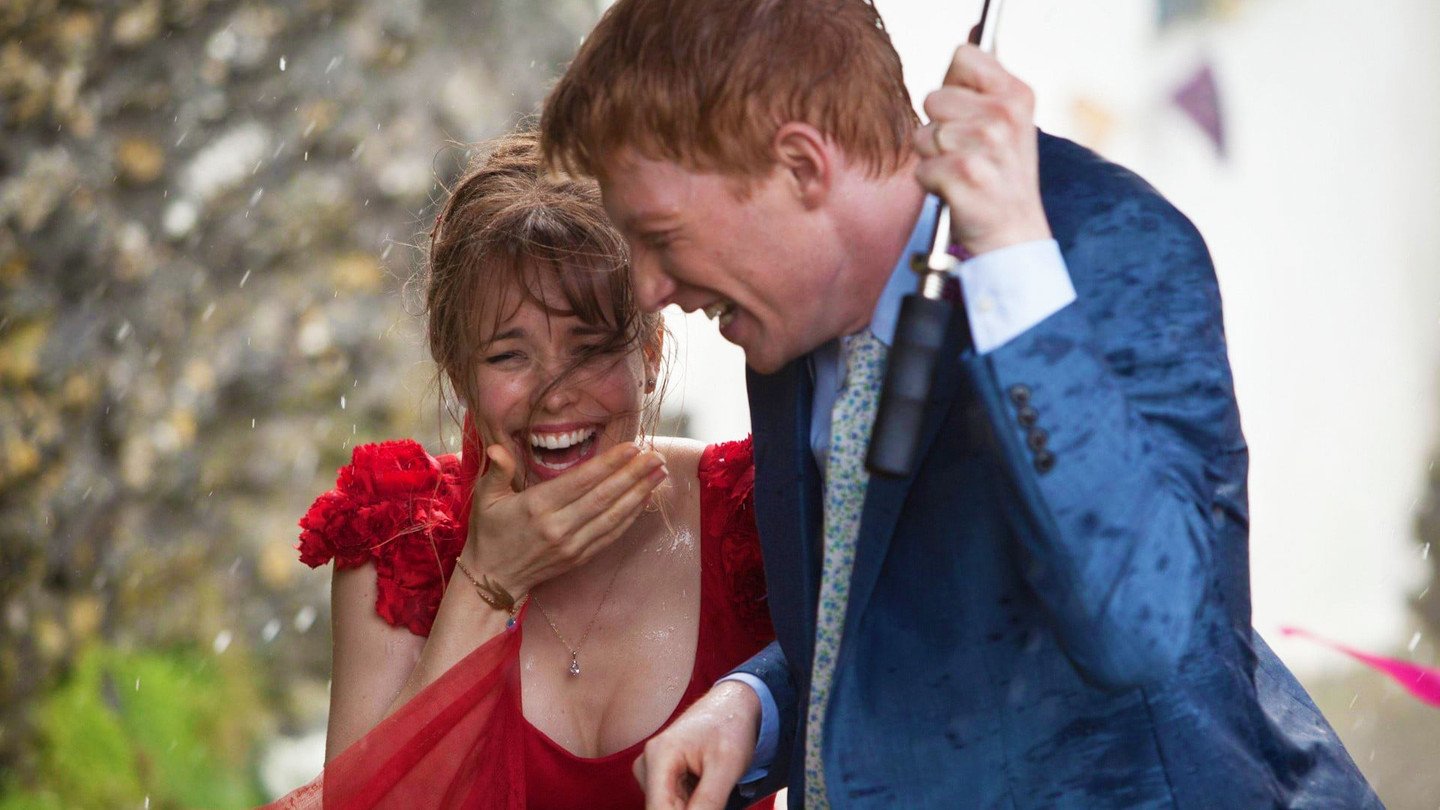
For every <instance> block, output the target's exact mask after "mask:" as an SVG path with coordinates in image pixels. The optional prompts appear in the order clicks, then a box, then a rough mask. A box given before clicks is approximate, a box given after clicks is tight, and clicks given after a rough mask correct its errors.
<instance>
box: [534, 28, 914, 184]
mask: <svg viewBox="0 0 1440 810" xmlns="http://www.w3.org/2000/svg"><path fill="white" fill-rule="evenodd" d="M791 121H798V122H802V123H806V124H810V125H811V126H813V127H815V128H816V129H818V130H819V131H820V132H821V133H823V134H824V135H825V137H826V138H828V139H829V140H830V141H831V142H832V143H834V144H835V145H836V146H838V147H839V148H840V149H841V150H842V151H843V152H844V153H845V154H846V155H847V156H848V157H849V158H850V159H852V160H855V161H856V162H858V163H859V164H861V165H863V166H864V167H865V168H866V169H867V171H869V172H871V173H873V174H877V175H879V174H887V173H889V172H891V171H894V170H895V169H896V168H897V167H898V166H899V165H900V164H901V163H902V162H903V161H904V160H905V158H907V157H908V156H909V154H910V142H911V136H912V133H913V132H914V129H915V125H916V124H917V123H918V120H917V118H916V116H915V111H914V109H913V107H912V106H911V104H910V95H909V93H908V92H906V90H905V83H904V80H903V76H902V73H901V68H900V57H899V55H898V54H896V53H895V49H894V47H893V46H892V45H891V44H890V37H889V35H888V34H887V33H886V31H885V24H884V22H883V21H881V19H880V14H879V13H878V12H877V11H876V10H875V7H874V6H873V5H871V4H870V3H869V2H867V0H619V2H617V3H615V5H614V6H612V7H611V8H610V10H609V11H608V12H606V14H605V16H604V17H602V18H601V20H600V23H599V24H598V25H596V26H595V30H594V31H592V32H591V33H590V35H589V36H588V37H586V39H585V41H584V43H583V44H582V45H581V46H580V51H579V53H578V54H576V56H575V61H574V62H572V63H571V64H570V68H569V69H568V70H566V71H565V75H564V76H563V77H561V79H560V82H559V83H558V84H557V85H556V86H555V88H554V89H553V90H552V91H551V92H550V96H549V98H547V99H546V101H545V109H544V112H543V114H542V117H541V122H540V137H541V149H542V150H543V153H544V159H545V161H546V162H547V163H548V164H549V165H550V166H551V167H552V168H555V169H560V170H563V171H568V172H571V173H576V174H589V175H595V176H603V174H604V162H605V160H606V158H607V156H609V155H612V154H614V152H615V151H616V150H618V149H622V148H626V147H629V148H633V149H634V150H636V151H637V152H638V153H640V154H641V155H643V156H645V157H648V158H651V159H655V160H671V161H675V162H677V163H680V164H681V165H684V166H686V167H687V168H690V169H693V170H701V171H718V172H721V173H724V174H732V175H738V176H755V175H758V174H763V173H765V172H766V171H768V170H769V168H770V167H771V166H772V165H773V164H774V160H775V158H774V155H773V152H772V142H773V140H774V136H775V132H776V130H777V129H779V127H780V125H782V124H784V123H787V122H791Z"/></svg>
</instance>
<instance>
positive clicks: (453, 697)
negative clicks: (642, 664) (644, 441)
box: [270, 439, 774, 810]
mask: <svg viewBox="0 0 1440 810" xmlns="http://www.w3.org/2000/svg"><path fill="white" fill-rule="evenodd" d="M467 451H468V448H467ZM465 457H468V458H476V457H479V452H478V447H477V448H475V450H474V452H473V454H472V453H471V452H466V453H465V454H464V456H462V458H465ZM477 472H478V471H477V470H476V469H475V468H474V466H473V465H466V464H464V463H463V462H461V461H459V460H456V459H455V458H454V457H450V456H446V457H441V458H439V459H432V458H430V457H429V456H428V455H426V454H425V453H424V450H423V449H421V448H420V447H419V445H417V444H415V443H413V442H386V443H384V444H382V445H370V446H366V447H364V448H356V451H355V455H354V459H353V460H352V463H351V465H350V466H349V467H347V468H344V469H342V470H341V471H340V478H339V483H338V484H337V487H336V489H335V490H333V491H332V492H329V493H326V494H325V495H322V496H321V497H320V499H318V500H317V501H316V504H315V506H314V507H312V508H311V511H310V513H308V514H307V515H306V516H305V518H303V519H302V520H301V528H302V529H303V532H302V534H301V540H300V544H299V546H298V548H299V550H300V553H301V559H302V561H304V562H305V563H306V564H309V565H312V566H315V565H321V564H324V563H325V562H328V561H330V560H332V559H333V560H335V562H336V564H337V566H342V567H350V566H357V565H361V564H363V563H364V562H365V561H366V560H374V561H375V563H376V569H377V575H378V576H379V577H380V580H381V583H380V589H379V591H380V593H379V596H377V603H376V612H377V613H379V615H380V616H382V617H383V618H385V620H386V621H388V622H390V623H391V624H393V625H395V626H399V627H406V628H409V629H410V630H411V632H414V633H417V634H419V635H426V634H428V633H429V630H430V626H431V623H432V622H433V621H434V617H435V612H436V610H438V608H439V603H440V597H441V596H442V595H443V593H444V587H445V583H446V582H447V581H448V579H449V576H450V574H451V572H452V570H453V568H454V564H455V558H456V557H457V556H458V555H459V551H460V546H462V545H463V542H464V540H463V539H464V537H465V529H464V527H465V521H466V519H467V518H468V494H469V491H470V484H471V482H473V481H474V478H475V475H476V474H477ZM699 478H700V497H701V501H700V503H701V509H700V517H701V526H700V534H701V537H700V543H701V546H700V551H701V553H700V560H701V561H700V565H701V577H700V581H701V589H700V622H699V631H698V632H699V638H698V639H697V645H696V655H695V662H694V665H693V668H692V671H691V676H690V681H689V683H688V684H687V686H686V689H685V691H684V693H683V695H682V697H681V699H680V700H679V702H678V703H677V705H676V706H675V709H674V711H673V712H672V714H671V716H670V718H669V719H668V720H667V721H666V722H665V724H664V725H669V723H670V722H671V721H673V720H674V718H675V717H676V716H678V715H679V714H680V713H681V712H682V711H684V710H685V709H686V708H688V707H689V705H690V704H691V703H693V702H694V701H695V700H696V699H698V698H699V697H700V696H701V695H703V694H704V693H705V691H706V690H707V689H708V688H709V687H710V686H711V685H712V684H713V683H714V682H715V681H716V680H718V679H719V678H720V677H721V676H723V675H724V674H725V673H726V672H728V671H729V670H730V669H732V668H734V667H735V666H736V665H737V664H739V663H741V662H742V661H744V660H745V659H746V658H748V657H749V656H751V655H753V654H754V653H755V652H757V651H758V650H759V649H760V648H761V647H762V646H764V645H765V644H766V643H768V642H769V641H770V639H772V638H773V637H774V630H773V629H772V628H771V625H770V619H769V614H768V611H767V606H766V602H765V583H764V576H763V572H762V570H761V564H760V549H759V539H758V536H757V534H756V530H755V521H754V512H753V498H752V494H753V492H752V491H753V488H754V470H753V460H752V456H751V445H750V441H749V440H748V439H747V440H745V441H742V442H729V443H726V444H719V445H711V446H709V447H707V448H706V449H705V451H704V453H703V454H702V456H701V460H700V466H699ZM344 509H349V510H361V511H363V510H367V509H368V510H370V512H368V513H366V515H367V516H366V517H363V518H362V517H358V516H352V515H346V514H345V513H344V511H343V510H344ZM375 515H382V516H384V517H374V516H375ZM393 515H408V516H409V517H408V520H407V519H405V518H403V517H402V518H394V517H392V516H393ZM456 536H458V537H459V538H460V540H459V544H458V545H457V544H456V542H455V540H454V537H456ZM382 560H383V561H385V564H384V565H383V566H382V564H381V563H382ZM387 578H389V579H393V580H394V581H393V582H390V583H388V584H387V582H386V579H387ZM520 626H521V625H520V623H517V624H516V626H515V629H514V630H511V631H507V632H505V633H503V634H501V635H500V636H499V637H497V638H495V639H492V640H491V641H489V642H487V643H486V644H484V645H483V646H481V647H480V648H479V649H477V650H475V651H474V652H473V653H471V654H470V655H469V656H467V657H466V658H465V659H463V660H462V661H461V662H460V663H458V664H456V665H455V667H453V668H452V669H451V670H450V671H449V672H447V673H446V674H445V675H444V676H443V677H441V678H440V679H439V680H437V681H436V682H435V683H433V684H431V685H430V686H428V687H427V688H426V689H424V690H423V691H422V692H421V693H420V694H419V695H417V696H416V697H415V698H414V699H412V700H411V701H410V702H409V703H407V704H406V705H405V706H403V707H402V708H401V709H399V710H398V711H396V712H395V713H394V714H393V715H391V716H390V717H389V718H386V720H385V721H383V722H382V723H381V724H380V725H378V726H377V727H376V728H375V729H373V730H372V731H371V732H370V733H369V734H367V735H366V736H365V737H364V738H362V739H361V740H360V741H359V742H357V743H356V744H355V745H353V746H351V747H350V748H348V749H346V750H345V751H344V752H343V753H341V754H340V755H339V756H338V757H336V758H335V759H334V760H332V761H331V762H330V763H329V764H328V765H327V766H326V769H325V772H324V773H323V774H322V775H321V776H320V777H318V778H317V779H316V780H315V781H314V782H312V783H311V784H309V785H306V786H305V787H303V788H301V789H299V790H297V791H295V792H294V793H292V794H290V795H288V796H286V797H284V798H283V799H281V800H279V801H278V802H276V803H274V804H272V805H270V806H271V807H274V808H285V809H286V810H298V809H299V808H304V809H305V810H309V809H310V808H327V810H328V808H347V809H348V808H388V807H414V806H420V805H423V806H425V807H440V808H519V807H528V808H533V809H534V810H547V808H570V807H579V806H583V807H589V808H617V810H618V809H619V808H637V807H642V806H643V805H644V796H643V794H642V793H641V791H640V787H639V785H638V784H637V783H636V781H635V779H634V777H633V776H632V775H631V766H632V764H633V762H634V759H635V757H636V756H638V755H639V754H640V752H641V751H642V750H643V748H644V744H645V742H646V741H647V740H648V738H646V739H643V740H639V741H637V742H636V743H635V744H634V745H632V746H630V747H628V748H626V749H624V750H622V751H617V752H614V753H612V754H610V755H608V756H604V757H598V758H586V757H579V756H576V755H574V754H572V753H571V752H569V751H567V750H566V749H564V748H563V747H561V746H560V745H559V744H557V743H555V742H554V741H553V740H551V739H550V738H549V737H547V736H546V735H545V734H544V733H543V732H541V731H540V730H538V729H536V728H534V727H533V726H531V725H530V724H529V723H528V722H526V720H525V718H524V715H523V713H522V711H521V706H522V703H521V683H520V677H519V671H518V666H517V661H518V656H519V649H520V640H521V632H520V630H519V627H520ZM662 728H663V726H662ZM417 803H418V804H417ZM765 804H766V805H767V806H768V802H767V803H765Z"/></svg>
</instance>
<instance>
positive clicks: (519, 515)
mask: <svg viewBox="0 0 1440 810" xmlns="http://www.w3.org/2000/svg"><path fill="white" fill-rule="evenodd" d="M485 454H486V456H488V457H489V459H490V466H489V469H488V470H486V472H485V474H484V475H483V476H481V477H480V480H479V481H477V482H476V484H475V493H474V496H473V501H472V504H471V511H470V535H469V538H468V539H467V540H466V543H465V549H464V551H463V552H462V556H463V557H464V558H465V560H466V564H467V565H470V566H472V567H473V568H474V570H475V571H476V573H483V574H485V575H486V576H488V577H490V578H491V579H492V580H494V581H496V582H498V583H499V584H501V585H502V586H504V587H505V588H506V589H508V590H509V591H510V592H511V593H512V594H514V595H515V597H516V598H519V597H520V596H521V595H523V594H525V593H528V592H529V591H530V589H531V588H533V587H535V586H536V585H538V584H540V583H542V582H544V581H546V580H548V579H551V578H552V577H555V576H558V575H559V574H562V573H564V572H565V571H568V570H570V569H572V568H575V567H576V566H579V565H581V564H583V563H584V562H585V561H586V560H589V559H590V558H591V557H593V556H594V555H595V554H596V553H597V552H599V551H600V550H602V549H604V548H605V547H606V546H608V545H610V544H611V543H613V542H615V541H616V540H618V539H619V538H620V536H621V535H623V534H624V533H625V530H626V529H628V528H630V526H631V524H633V523H634V522H635V519H636V518H637V517H639V516H640V514H641V513H642V512H643V511H644V508H645V502H646V501H647V500H648V499H649V497H650V493H651V492H653V491H654V489H655V487H657V486H659V485H660V484H661V483H662V482H663V481H664V480H665V478H666V476H667V475H668V471H667V470H666V468H665V458H664V456H661V455H660V454H659V453H656V452H654V451H645V452H642V451H641V450H640V448H638V447H636V446H635V445H633V444H628V443H627V444H621V445H617V446H615V447H612V448H610V449H609V450H607V451H606V452H604V453H602V454H601V455H599V456H597V457H595V458H593V459H591V460H589V461H587V462H585V463H584V464H582V465H580V466H579V467H577V468H575V469H574V470H572V471H570V472H569V473H566V474H565V475H562V476H560V477H559V478H556V479H553V480H551V481H546V482H544V483H541V484H536V485H535V486H532V487H528V488H526V489H525V491H523V492H516V491H515V490H514V488H513V486H512V483H511V482H512V481H513V480H514V475H515V466H516V460H515V458H514V457H513V456H512V455H511V454H510V453H509V452H508V451H507V450H506V449H505V448H503V447H500V446H499V445H491V446H490V447H488V448H486V450H485Z"/></svg>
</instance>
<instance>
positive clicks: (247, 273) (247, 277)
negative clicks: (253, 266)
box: [240, 270, 250, 287]
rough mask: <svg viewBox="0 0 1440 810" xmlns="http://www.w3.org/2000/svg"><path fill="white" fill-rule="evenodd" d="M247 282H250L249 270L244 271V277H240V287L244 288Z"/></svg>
mask: <svg viewBox="0 0 1440 810" xmlns="http://www.w3.org/2000/svg"><path fill="white" fill-rule="evenodd" d="M249 280H250V271H249V270H246V271H245V275H243V276H241V277H240V286H241V287H244V286H245V282H247V281H249Z"/></svg>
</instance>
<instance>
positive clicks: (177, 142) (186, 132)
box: [175, 129, 190, 146]
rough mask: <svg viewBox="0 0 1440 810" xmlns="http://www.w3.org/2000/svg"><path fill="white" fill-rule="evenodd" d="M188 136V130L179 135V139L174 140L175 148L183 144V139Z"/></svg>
mask: <svg viewBox="0 0 1440 810" xmlns="http://www.w3.org/2000/svg"><path fill="white" fill-rule="evenodd" d="M189 134H190V130H188V129H187V130H185V131H184V132H182V133H180V137H179V138H176V139H175V145H176V146H179V145H180V144H182V143H184V142H185V137H186V136H187V135H189Z"/></svg>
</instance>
